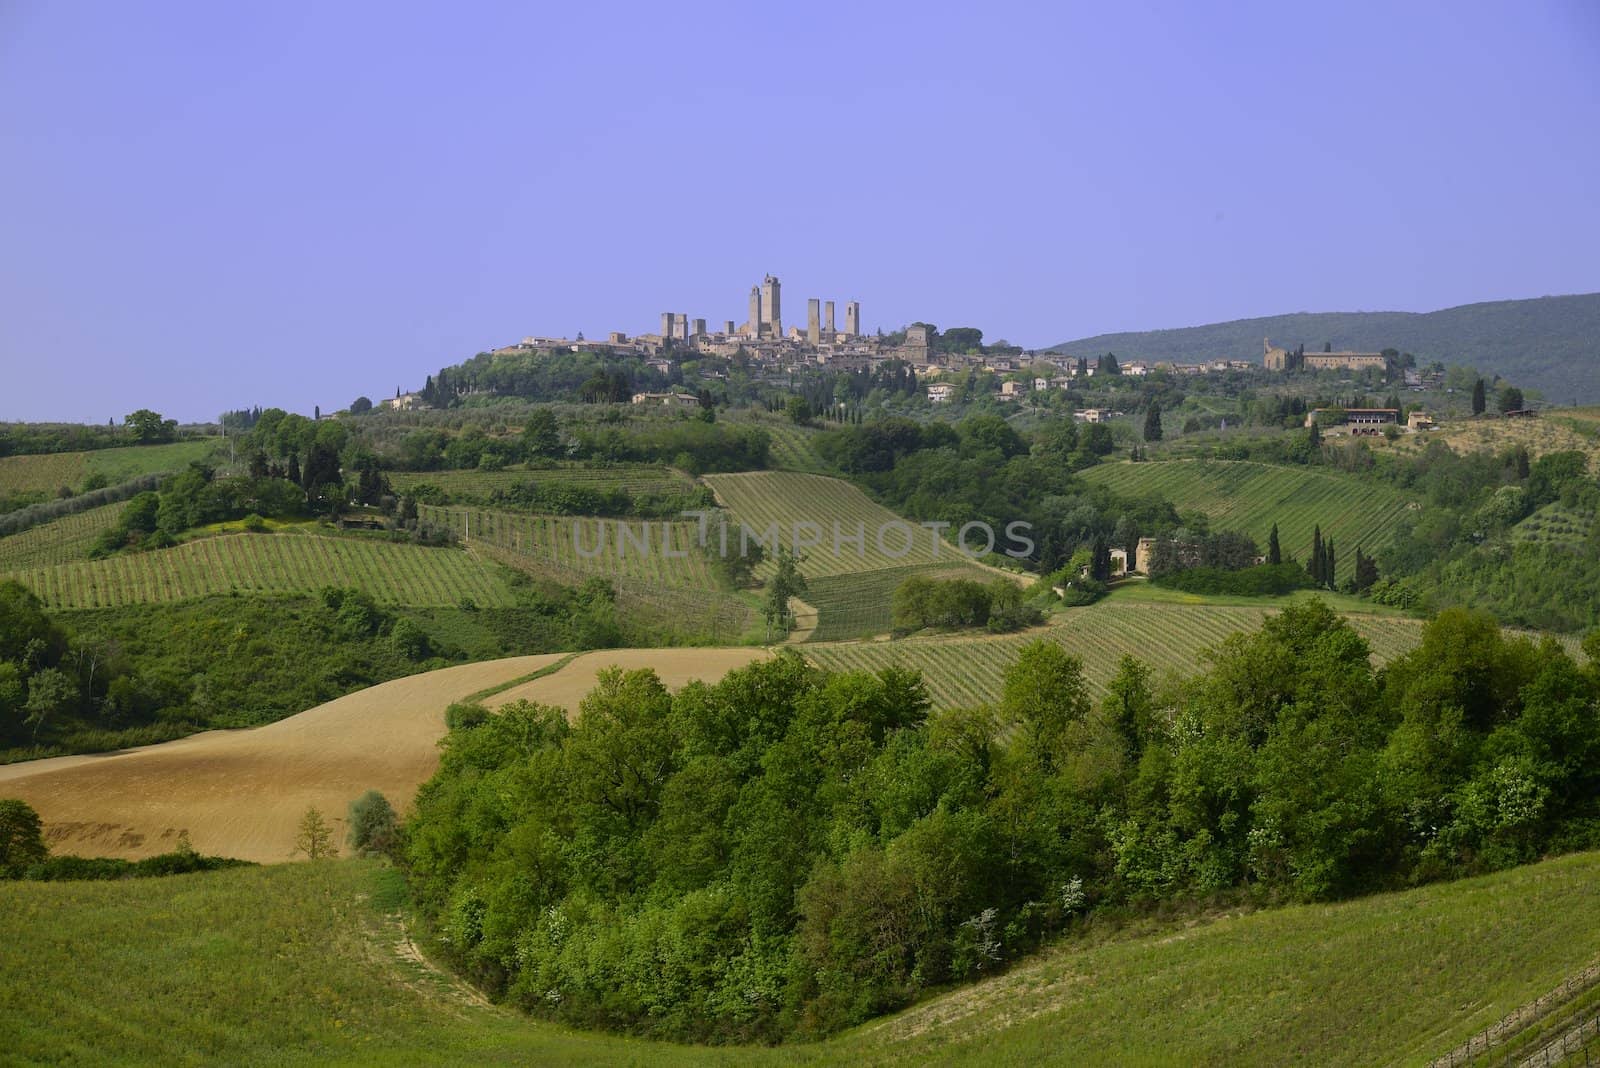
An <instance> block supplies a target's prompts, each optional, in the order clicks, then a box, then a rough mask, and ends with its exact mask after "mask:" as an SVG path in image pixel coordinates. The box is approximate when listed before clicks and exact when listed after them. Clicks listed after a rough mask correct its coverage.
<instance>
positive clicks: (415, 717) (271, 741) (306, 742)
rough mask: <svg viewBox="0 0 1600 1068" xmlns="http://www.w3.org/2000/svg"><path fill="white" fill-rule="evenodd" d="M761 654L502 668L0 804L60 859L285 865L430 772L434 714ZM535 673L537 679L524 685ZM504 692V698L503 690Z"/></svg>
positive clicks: (390, 686) (222, 734)
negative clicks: (194, 854)
mask: <svg viewBox="0 0 1600 1068" xmlns="http://www.w3.org/2000/svg"><path fill="white" fill-rule="evenodd" d="M763 655H765V654H764V653H763V652H762V651H761V650H759V649H717V650H704V649H650V650H617V651H604V652H596V653H588V654H586V655H584V656H580V657H577V658H573V657H570V656H565V655H563V654H560V653H548V654H542V655H538V656H520V657H511V658H509V659H505V660H493V661H488V662H486V663H479V664H465V665H462V666H459V667H449V668H443V669H441V670H438V671H430V672H426V673H424V674H421V675H412V676H410V677H408V678H403V679H396V680H394V681H393V682H386V683H382V684H381V685H378V686H372V687H369V688H367V689H365V690H361V691H358V692H356V693H353V694H348V695H346V696H344V697H340V698H338V699H337V700H334V701H329V702H328V703H327V704H323V705H318V706H317V707H316V708H312V709H308V710H307V711H305V712H301V713H300V714H298V715H295V716H290V717H289V718H288V719H284V720H279V721H278V722H277V723H272V724H269V725H267V726H265V727H259V728H256V729H254V730H241V731H211V732H208V733H206V734H197V735H192V736H190V737H188V738H182V739H179V740H178V741H175V742H166V743H163V744H161V745H152V746H147V747H144V748H142V749H135V750H129V751H125V752H120V753H110V754H97V755H91V756H68V757H53V758H50V759H47V760H35V761H29V762H26V763H20V764H7V765H0V797H18V798H21V799H22V800H24V801H26V802H28V803H29V804H30V805H32V806H33V807H34V808H35V809H36V810H37V811H38V812H39V815H40V817H41V818H42V819H43V820H44V823H45V835H46V837H47V839H48V840H49V843H50V848H51V849H52V850H53V851H55V852H58V853H78V854H82V855H86V856H117V857H128V858H138V857H144V856H150V855H152V854H156V853H163V852H167V851H169V850H171V849H172V848H173V844H174V843H175V842H176V841H177V836H178V833H179V832H180V831H184V830H187V831H188V832H189V837H190V839H191V841H192V842H193V843H194V846H195V848H196V849H198V850H200V851H201V852H203V853H213V854H219V855H224V856H232V857H239V858H241V859H244V860H255V861H266V862H272V861H284V860H290V859H292V849H293V847H294V836H295V826H296V824H297V823H298V822H299V820H300V817H301V815H303V814H304V812H305V810H306V809H307V808H308V807H311V806H316V807H317V808H319V809H321V811H322V812H323V814H324V815H326V816H328V817H329V818H330V819H331V820H332V821H333V823H334V825H335V827H336V829H337V834H338V836H339V837H340V838H341V839H342V837H343V830H342V826H343V822H344V815H345V810H346V806H347V805H349V803H350V802H351V801H353V800H354V799H355V798H357V797H358V796H360V795H361V794H362V793H363V792H365V791H366V790H369V789H374V790H379V791H381V792H382V793H383V794H384V795H385V796H386V797H388V798H389V799H390V800H391V801H392V802H393V803H394V805H395V807H396V808H399V809H402V810H403V809H404V808H406V807H407V806H408V805H409V804H410V803H411V798H412V795H413V794H415V793H416V789H417V787H418V786H419V785H421V784H422V783H423V782H424V781H425V780H426V779H427V778H428V777H429V776H430V775H432V774H433V771H434V769H435V768H436V767H437V766H438V763H439V750H438V742H439V739H440V738H442V737H443V736H444V733H445V723H444V711H445V708H446V707H447V706H449V705H450V704H451V703H452V702H455V701H460V700H464V699H466V698H468V697H471V696H474V695H477V694H480V693H482V692H483V691H485V690H502V692H500V693H499V694H498V695H497V697H496V698H494V699H491V703H493V704H495V705H497V706H498V705H500V704H504V703H505V702H506V701H511V700H516V699H522V698H525V699H528V700H533V701H540V702H543V703H545V704H553V705H558V706H560V707H563V708H568V709H576V708H577V705H578V701H579V700H580V699H581V698H582V697H583V695H584V694H586V693H588V691H589V690H590V688H591V687H592V686H593V685H594V677H595V673H596V672H597V671H599V670H600V669H602V668H604V667H607V666H610V665H613V664H615V665H619V666H622V667H625V668H634V667H643V666H650V667H654V668H655V669H656V671H657V673H658V674H659V675H660V676H661V678H662V680H663V681H664V682H665V683H666V684H667V685H669V686H673V687H677V686H682V685H683V684H684V683H686V682H688V681H690V680H691V679H707V680H711V681H715V680H716V679H719V678H721V677H722V676H723V675H724V674H725V673H726V672H728V671H729V670H731V669H732V668H734V667H738V666H741V665H743V664H746V663H749V662H750V661H751V660H754V659H756V658H757V657H760V656H763ZM540 672H549V674H543V675H539V677H537V678H530V676H533V675H535V674H537V673H540ZM508 684H510V685H511V688H509V689H502V688H505V687H507V686H508Z"/></svg>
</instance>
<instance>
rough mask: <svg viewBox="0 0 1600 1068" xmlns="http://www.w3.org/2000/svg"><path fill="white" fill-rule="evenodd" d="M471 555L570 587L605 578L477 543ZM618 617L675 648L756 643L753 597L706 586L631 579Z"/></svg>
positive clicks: (619, 592)
mask: <svg viewBox="0 0 1600 1068" xmlns="http://www.w3.org/2000/svg"><path fill="white" fill-rule="evenodd" d="M472 551H473V552H474V553H479V554H482V555H483V556H485V557H486V558H488V559H491V560H494V561H495V562H497V563H501V564H504V565H505V566H507V567H510V568H513V569H515V570H517V571H521V572H523V573H524V574H527V575H532V576H534V577H535V578H540V579H546V580H548V581H551V582H558V583H561V584H562V585H566V586H578V585H581V584H582V583H583V582H584V581H585V580H586V579H591V578H595V577H597V576H599V577H607V576H608V575H609V573H608V572H607V571H605V570H604V569H603V568H601V569H599V570H593V569H591V570H579V569H577V568H574V567H568V566H565V565H562V564H559V563H556V562H555V561H554V560H551V559H549V558H548V557H545V556H539V555H530V554H526V553H520V552H516V551H514V550H511V549H503V548H500V547H499V546H497V545H494V544H491V543H490V542H487V541H484V540H482V539H479V540H477V541H474V542H473V545H472ZM612 589H613V590H614V591H615V594H616V605H617V611H618V612H619V613H621V614H622V615H624V616H626V617H627V618H628V619H629V620H630V621H632V622H635V623H638V624H640V625H642V626H644V627H647V628H649V629H650V631H651V632H652V633H653V634H654V637H655V640H656V641H658V642H659V643H661V644H671V645H737V644H744V643H747V642H750V641H754V640H758V639H759V637H760V635H761V631H760V630H759V629H758V628H757V612H756V608H755V605H754V603H753V602H754V598H753V597H751V596H750V595H748V594H746V595H739V594H734V593H729V592H726V591H724V590H721V589H718V588H716V586H715V585H714V584H712V585H708V586H693V585H675V586H663V585H658V584H656V583H651V582H646V581H643V580H642V579H638V578H630V579H628V580H627V581H626V582H618V583H613V585H612Z"/></svg>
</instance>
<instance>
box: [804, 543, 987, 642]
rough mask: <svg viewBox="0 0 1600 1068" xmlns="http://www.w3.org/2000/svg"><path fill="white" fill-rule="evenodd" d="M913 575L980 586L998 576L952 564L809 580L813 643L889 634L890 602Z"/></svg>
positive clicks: (964, 565) (863, 572)
mask: <svg viewBox="0 0 1600 1068" xmlns="http://www.w3.org/2000/svg"><path fill="white" fill-rule="evenodd" d="M912 575H920V576H922V577H923V578H939V579H951V578H964V579H973V580H976V581H978V582H993V581H996V580H999V581H1004V580H1000V579H999V576H997V575H995V574H992V573H990V572H987V571H983V570H981V569H979V568H976V567H972V566H970V565H967V564H961V563H958V562H956V561H954V560H952V561H951V562H950V563H948V564H913V565H911V566H909V567H887V568H881V569H879V570H877V571H861V572H856V573H854V574H849V575H821V576H818V577H817V578H814V579H809V580H808V586H809V588H808V589H807V590H806V593H805V602H806V603H807V604H809V605H811V606H812V607H813V608H815V609H816V610H817V620H818V622H817V629H816V630H815V631H813V632H812V633H811V635H810V637H809V638H808V640H809V641H813V642H832V641H846V640H849V639H851V638H868V637H871V636H872V635H875V634H887V633H889V629H890V627H891V626H892V620H891V618H890V611H889V608H890V600H891V598H892V597H893V596H894V591H895V589H896V588H897V587H898V586H899V585H900V583H902V582H904V581H905V580H906V579H908V578H910V577H911V576H912Z"/></svg>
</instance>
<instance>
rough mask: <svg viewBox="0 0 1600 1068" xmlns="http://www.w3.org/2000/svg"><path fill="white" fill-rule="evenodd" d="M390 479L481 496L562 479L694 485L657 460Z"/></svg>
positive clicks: (636, 490) (611, 485)
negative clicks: (651, 461)
mask: <svg viewBox="0 0 1600 1068" xmlns="http://www.w3.org/2000/svg"><path fill="white" fill-rule="evenodd" d="M389 482H390V484H391V485H392V486H394V488H395V489H397V490H400V491H402V492H404V491H405V490H408V489H410V488H411V487H413V486H417V485H420V484H423V483H426V484H428V485H433V486H438V487H439V488H440V489H442V490H444V491H445V492H446V493H451V494H462V495H466V496H474V497H484V498H487V497H488V496H489V494H491V493H493V492H494V491H495V490H505V489H510V488H512V487H513V486H521V485H524V484H526V483H529V482H563V483H570V484H575V485H580V486H584V487H586V488H589V489H594V490H601V491H604V490H618V489H620V490H622V491H624V492H626V493H631V494H642V493H680V492H683V491H684V490H687V489H689V488H690V487H691V486H692V485H693V479H691V478H689V476H688V475H685V474H683V473H682V472H680V471H676V470H674V469H672V468H670V467H665V466H663V465H660V464H622V465H615V466H609V467H567V466H563V467H550V468H543V467H541V468H534V469H531V470H529V469H525V468H504V469H502V470H499V471H480V470H476V469H469V470H461V471H396V472H394V473H392V474H390V476H389Z"/></svg>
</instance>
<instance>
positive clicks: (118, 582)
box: [0, 534, 514, 608]
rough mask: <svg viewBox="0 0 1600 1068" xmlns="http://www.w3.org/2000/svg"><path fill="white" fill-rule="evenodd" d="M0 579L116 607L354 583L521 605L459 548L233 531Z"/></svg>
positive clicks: (400, 596)
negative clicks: (221, 594)
mask: <svg viewBox="0 0 1600 1068" xmlns="http://www.w3.org/2000/svg"><path fill="white" fill-rule="evenodd" d="M0 578H14V579H17V580H18V581H20V582H21V583H23V584H24V585H25V586H28V587H29V588H30V589H32V590H33V591H34V592H35V593H36V594H38V595H39V597H40V598H41V599H43V600H44V602H45V604H46V605H48V606H49V607H51V608H111V607H117V606H120V605H128V604H149V603H155V602H162V601H182V600H187V599H189V598H193V597H205V596H209V595H211V594H218V593H242V594H284V593H312V592H315V591H316V590H318V589H320V588H322V587H324V586H356V587H359V588H360V589H362V590H364V591H366V592H367V593H369V594H371V595H372V597H373V598H374V599H375V600H377V601H379V602H380V603H383V604H403V605H415V606H419V607H427V606H447V605H454V604H458V603H460V601H461V600H462V598H464V597H471V598H472V599H473V600H474V601H475V602H476V603H477V604H479V605H481V606H484V607H493V606H502V605H511V604H513V603H514V598H513V597H512V594H511V591H510V588H509V587H508V586H507V585H506V584H505V582H504V581H503V580H502V578H501V576H500V574H499V573H498V572H497V570H496V569H495V568H494V567H493V566H491V565H488V564H485V563H483V562H481V561H479V560H477V559H474V558H473V557H472V556H470V555H469V554H467V553H464V552H462V551H460V550H459V549H430V548H423V547H422V546H417V545H405V544H396V543H392V542H384V541H378V540H368V539H361V538H336V537H322V536H318V535H313V534H228V535H223V536H220V537H215V538H204V539H201V540H199V541H191V542H185V543H184V544H182V545H178V546H174V547H173V548H171V549H160V550H155V551H152V552H143V553H124V554H119V555H117V556H112V557H108V558H107V559H104V560H90V561H84V562H81V563H70V564H58V565H55V566H52V567H31V568H20V569H15V570H12V571H9V572H7V573H5V574H4V575H0Z"/></svg>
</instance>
